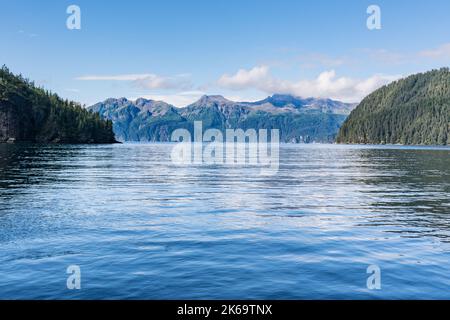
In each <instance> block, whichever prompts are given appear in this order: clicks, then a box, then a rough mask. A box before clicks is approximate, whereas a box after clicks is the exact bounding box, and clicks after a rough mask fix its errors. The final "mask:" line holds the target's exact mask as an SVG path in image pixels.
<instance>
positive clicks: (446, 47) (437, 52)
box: [419, 43, 450, 58]
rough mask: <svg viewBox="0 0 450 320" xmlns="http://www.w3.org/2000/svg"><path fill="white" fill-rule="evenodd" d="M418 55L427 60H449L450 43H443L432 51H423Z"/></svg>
mask: <svg viewBox="0 0 450 320" xmlns="http://www.w3.org/2000/svg"><path fill="white" fill-rule="evenodd" d="M419 55H420V56H422V57H427V58H450V43H445V44H443V45H441V46H439V47H437V48H434V49H429V50H424V51H422V52H420V53H419Z"/></svg>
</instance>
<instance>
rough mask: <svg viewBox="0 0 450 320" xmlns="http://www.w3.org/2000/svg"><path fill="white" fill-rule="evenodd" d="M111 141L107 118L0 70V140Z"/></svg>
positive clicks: (110, 129) (111, 136)
mask: <svg viewBox="0 0 450 320" xmlns="http://www.w3.org/2000/svg"><path fill="white" fill-rule="evenodd" d="M19 141H31V142H44V143H45V142H53V143H111V142H115V139H114V133H113V130H112V123H111V121H106V120H103V119H101V118H100V116H99V115H98V114H96V113H92V112H89V111H88V110H86V109H85V108H83V107H82V106H81V105H79V104H78V103H75V102H72V101H67V100H63V99H61V98H60V97H59V96H58V95H56V94H54V93H51V92H49V91H46V90H44V89H42V88H38V87H37V86H35V85H34V83H33V82H31V81H29V80H27V79H25V78H23V77H22V76H20V75H19V76H16V75H14V74H12V73H11V72H10V71H9V70H8V68H6V67H5V66H3V67H2V68H1V70H0V142H19Z"/></svg>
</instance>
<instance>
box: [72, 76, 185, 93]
mask: <svg viewBox="0 0 450 320" xmlns="http://www.w3.org/2000/svg"><path fill="white" fill-rule="evenodd" d="M75 79H76V80H80V81H128V82H133V83H134V84H135V85H136V86H138V87H140V88H144V89H183V90H186V89H189V88H191V87H192V84H191V81H190V79H189V75H186V74H180V75H176V76H173V77H164V76H159V75H156V74H151V73H144V74H121V75H106V76H99V75H88V76H81V77H77V78H75Z"/></svg>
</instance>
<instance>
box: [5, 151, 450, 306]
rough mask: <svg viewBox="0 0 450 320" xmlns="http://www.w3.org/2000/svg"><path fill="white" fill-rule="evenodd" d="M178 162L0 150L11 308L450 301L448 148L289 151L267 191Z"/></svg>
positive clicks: (154, 155) (136, 155) (241, 175)
mask: <svg viewBox="0 0 450 320" xmlns="http://www.w3.org/2000/svg"><path fill="white" fill-rule="evenodd" d="M171 148H172V146H171V145H166V144H147V145H137V144H136V145H133V144H125V145H113V146H41V147H37V146H27V145H22V146H20V145H0V298H3V299H5V298H14V299H22V298H27V299H28V298H42V299H53V298H58V299H79V298H83V299H84V298H87V299H94V298H100V299H113V298H114V299H115V298H124V299H136V298H137V299H197V298H208V299H232V298H258V299H259V298H274V299H311V298H319V299H331V298H337V299H349V298H356V299H367V298H369V299H379V298H387V299H392V298H405V299H406V298H447V299H450V149H426V148H425V149H417V148H402V147H385V148H375V147H356V146H352V147H350V146H332V145H310V146H301V145H300V146H299V145H284V146H281V150H280V158H281V159H280V161H281V164H280V171H279V173H278V174H277V175H276V176H273V177H264V176H261V175H259V174H258V173H259V170H253V169H252V168H242V167H236V168H229V167H220V166H199V167H185V168H178V167H175V166H173V165H172V164H171V162H170V160H169V159H170V150H171ZM373 264H375V265H378V266H379V267H380V268H381V272H382V276H381V281H382V289H381V290H378V291H371V290H369V289H367V286H366V281H367V277H368V276H369V275H368V274H367V273H366V269H367V267H368V266H369V265H373ZM69 265H79V266H80V268H81V273H82V277H81V281H82V289H81V290H79V291H70V290H68V289H67V288H66V280H67V276H68V275H67V274H66V269H67V267H68V266H69Z"/></svg>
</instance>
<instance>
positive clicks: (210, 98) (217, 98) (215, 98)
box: [196, 95, 231, 104]
mask: <svg viewBox="0 0 450 320" xmlns="http://www.w3.org/2000/svg"><path fill="white" fill-rule="evenodd" d="M214 102H216V103H229V102H231V101H230V100H228V99H226V98H224V97H223V96H221V95H204V96H202V97H201V98H200V99H199V100H198V101H197V102H196V103H201V104H205V103H214Z"/></svg>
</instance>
